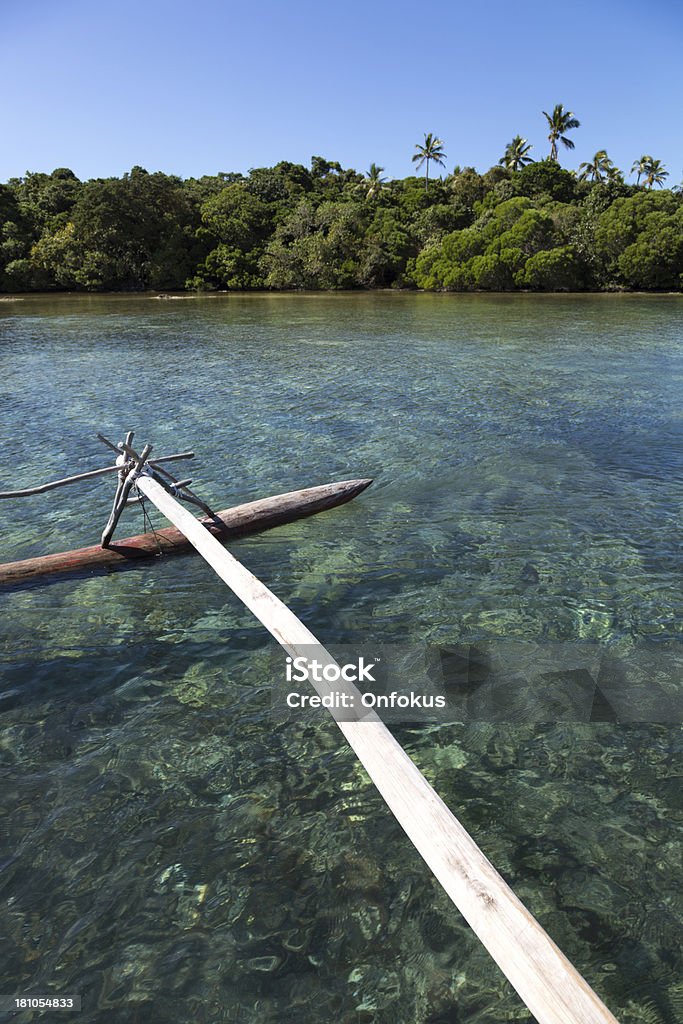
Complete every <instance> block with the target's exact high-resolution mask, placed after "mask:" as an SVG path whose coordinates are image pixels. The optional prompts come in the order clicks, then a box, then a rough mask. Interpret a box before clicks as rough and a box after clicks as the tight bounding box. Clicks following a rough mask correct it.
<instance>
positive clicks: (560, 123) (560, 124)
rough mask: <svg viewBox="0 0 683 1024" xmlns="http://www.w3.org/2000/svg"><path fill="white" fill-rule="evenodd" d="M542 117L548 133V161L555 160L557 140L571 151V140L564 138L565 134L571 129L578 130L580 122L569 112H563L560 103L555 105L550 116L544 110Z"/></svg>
mask: <svg viewBox="0 0 683 1024" xmlns="http://www.w3.org/2000/svg"><path fill="white" fill-rule="evenodd" d="M543 115H544V117H545V119H546V121H547V122H548V127H549V128H550V133H549V135H548V139H549V140H550V159H551V160H557V143H558V140H559V141H560V142H561V143H562V145H563V146H566V147H567V149H573V148H574V143H573V142H572V140H571V139H568V138H567V137H566V134H565V133H566V132H570V131H571V130H572V128H580V127H581V122H580V121H577V119H576V118H575V117H574V115H573V114H572V112H571V110H565V109H564V106H563V104H562V103H556V104H555V109H554V110H553V112H552V114H548V113H547V112H546V111H545V110H544V111H543Z"/></svg>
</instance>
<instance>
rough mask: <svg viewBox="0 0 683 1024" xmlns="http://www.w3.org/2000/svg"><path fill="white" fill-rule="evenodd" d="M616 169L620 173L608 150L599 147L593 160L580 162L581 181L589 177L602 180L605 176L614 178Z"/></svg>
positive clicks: (593, 179) (592, 179)
mask: <svg viewBox="0 0 683 1024" xmlns="http://www.w3.org/2000/svg"><path fill="white" fill-rule="evenodd" d="M615 171H616V172H617V173H618V170H617V168H616V167H615V166H614V164H613V163H612V161H611V160H610V158H609V157H608V156H607V150H606V149H599V150H598V151H597V153H596V154H595V156H594V157H593V159H592V160H591V161H589V162H587V163H586V162H584V163H582V164H579V181H586V180H587V179H588V178H590V180H591V181H602V179H603V177H607V178H609V179H610V180H614V173H615Z"/></svg>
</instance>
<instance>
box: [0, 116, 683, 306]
mask: <svg viewBox="0 0 683 1024" xmlns="http://www.w3.org/2000/svg"><path fill="white" fill-rule="evenodd" d="M544 116H545V117H546V119H547V122H548V128H549V135H548V139H549V141H550V143H551V150H550V154H549V156H548V157H546V158H545V159H542V160H539V161H537V162H534V161H533V160H532V159H531V157H530V155H529V151H530V149H531V147H530V146H529V143H528V142H527V140H526V139H524V138H522V137H521V136H519V135H518V136H515V138H514V139H513V140H512V141H511V142H510V143H509V144H508V146H507V147H506V149H505V152H504V154H503V156H502V157H501V160H500V161H499V163H498V164H496V165H495V166H494V167H491V168H490V169H489V170H487V171H486V172H484V173H478V172H477V171H476V170H475V169H474V168H473V167H459V166H458V167H455V169H454V170H453V172H452V173H448V174H445V175H442V176H441V177H440V178H438V179H437V178H434V177H432V179H431V180H430V175H429V172H430V164H431V165H432V167H435V166H436V167H442V168H444V167H445V161H446V154H445V151H444V142H443V141H442V140H441V139H439V138H438V137H437V136H435V135H433V134H429V133H428V134H426V135H425V137H424V141H423V142H422V143H420V144H419V145H417V146H416V147H415V154H414V156H413V160H414V162H415V163H416V165H417V168H416V169H417V170H420V169H421V168H422V167H424V168H425V174H424V179H423V178H422V177H413V176H411V177H407V178H403V179H397V180H391V181H389V180H387V179H386V178H385V177H384V176H383V168H382V167H380V166H379V165H377V164H374V163H373V164H372V165H371V167H370V169H369V171H368V172H367V174H359V173H358V172H357V171H355V170H352V169H348V168H343V167H342V166H341V165H340V164H338V163H335V162H332V161H329V160H326V159H323V158H322V157H318V156H315V157H313V158H312V160H311V164H310V167H306V166H304V165H302V164H294V163H290V162H287V161H281V162H280V163H278V164H276V165H275V166H274V167H260V168H253V169H252V170H251V171H250V172H249V173H248V174H246V175H243V174H239V173H220V174H217V175H206V176H203V177H201V178H188V179H185V180H183V179H181V178H179V177H177V176H174V175H168V174H163V173H161V172H155V173H148V172H147V171H146V170H144V169H143V168H142V167H134V168H133V169H132V170H131V171H130V172H129V173H126V174H124V175H123V176H122V177H120V178H98V179H93V180H90V181H79V179H78V178H77V177H76V175H75V174H74V173H73V172H72V171H70V170H68V169H67V168H59V169H57V170H55V171H53V172H52V173H51V174H43V173H27V174H26V175H25V176H24V177H22V178H12V179H10V180H9V181H8V182H7V183H6V184H4V185H0V289H1V290H2V291H4V292H30V291H49V290H75V291H125V290H130V291H134V290H147V289H152V290H163V291H170V290H183V289H196V290H210V291H211V290H214V291H215V290H232V289H240V290H245V289H246V290H251V289H278V290H282V289H345V288H422V289H432V290H451V291H468V290H494V291H508V290H515V289H531V290H542V291H558V290H560V291H564V290H567V291H576V290H617V289H638V290H673V291H678V290H681V289H682V288H683V195H681V187H680V186H677V187H675V188H673V189H666V188H663V187H662V186H663V184H664V181H665V179H666V176H667V172H666V169H665V168H664V166H663V165H662V163H661V161H659V160H654V159H653V158H652V157H651V156H647V155H645V156H642V157H640V158H639V159H637V160H636V161H635V162H634V165H633V168H632V173H633V174H634V175H636V176H637V178H636V181H635V182H634V183H630V184H629V183H627V182H626V180H625V176H624V175H623V174H622V172H620V171H619V170H618V169H617V168H615V167H614V165H613V164H612V162H611V161H610V160H609V158H608V156H607V153H606V152H605V151H604V150H600V151H599V152H598V153H596V154H595V156H594V157H593V159H592V160H590V161H585V162H584V163H582V164H581V165H580V166H579V169H578V171H576V172H572V171H568V170H566V169H564V168H563V167H561V166H560V164H559V159H558V152H559V147H560V146H563V147H565V148H567V149H572V148H573V141H572V140H571V138H569V135H568V133H569V132H571V131H573V130H574V129H575V128H578V127H579V122H578V120H577V119H576V118H575V117H574V115H573V113H571V112H570V111H566V110H565V109H564V107H563V106H562V105H561V104H558V105H557V106H556V107H555V108H554V110H553V111H552V112H551V113H546V112H544ZM655 186H660V190H659V191H656V190H655Z"/></svg>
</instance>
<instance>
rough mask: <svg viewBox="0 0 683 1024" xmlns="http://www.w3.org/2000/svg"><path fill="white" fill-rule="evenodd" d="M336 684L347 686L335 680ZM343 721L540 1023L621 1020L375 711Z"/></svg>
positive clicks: (144, 487)
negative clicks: (355, 719)
mask: <svg viewBox="0 0 683 1024" xmlns="http://www.w3.org/2000/svg"><path fill="white" fill-rule="evenodd" d="M135 485H136V487H137V489H138V490H139V491H141V492H142V493H143V494H144V495H145V496H146V497H147V498H149V500H150V501H151V502H152V503H153V504H154V505H156V507H157V508H158V509H159V511H160V512H162V513H163V514H164V515H165V516H166V518H167V519H169V520H170V522H172V523H173V524H174V526H176V527H177V529H179V530H180V531H181V532H182V533H183V534H184V535H185V536H186V537H187V539H188V540H189V541H190V543H191V544H192V545H193V546H194V547H195V548H196V549H197V551H198V552H199V554H200V555H202V556H203V558H205V559H206V561H207V562H208V563H209V565H210V566H211V568H212V569H213V570H214V572H216V573H217V574H218V576H220V578H221V579H222V580H223V581H224V582H225V583H226V584H227V585H228V586H229V587H230V589H231V590H232V591H233V593H234V594H236V595H237V597H238V598H239V599H240V600H241V601H242V602H243V603H244V604H245V605H246V606H247V608H248V609H249V610H250V611H251V612H252V613H253V614H254V615H255V616H256V618H257V619H258V620H259V621H260V622H261V623H262V624H263V625H264V626H265V627H266V629H267V630H268V631H269V632H270V633H271V634H272V636H274V637H275V639H276V640H277V641H278V643H279V644H281V645H282V647H284V649H285V650H286V651H287V652H288V653H289V654H290V655H292V656H293V657H304V658H305V659H306V661H307V662H308V660H309V658H310V654H311V648H315V650H316V660H318V661H319V662H320V661H322V662H323V663H326V664H330V665H334V664H336V663H335V661H334V659H333V658H332V656H331V655H330V654H329V653H328V652H327V651H326V650H325V649H324V647H322V645H321V644H320V643H319V642H318V640H317V639H316V638H315V636H314V635H313V634H312V633H311V631H310V630H309V629H307V627H306V626H304V624H303V623H302V622H300V620H299V619H298V618H297V617H296V615H294V613H293V612H292V611H290V609H289V608H287V606H286V605H285V604H283V603H282V601H280V599H279V598H277V597H276V596H275V594H273V593H272V592H271V591H270V590H269V589H268V588H267V587H266V586H265V585H264V584H263V583H262V582H261V581H260V580H259V579H257V578H256V576H254V575H253V574H252V573H251V572H250V571H249V570H248V569H247V568H246V567H245V566H243V565H242V563H241V562H239V561H238V560H237V559H236V558H235V557H234V556H233V555H231V554H230V553H229V552H228V551H227V550H226V549H225V548H224V547H222V546H221V544H219V542H218V541H217V540H216V539H215V538H214V537H213V536H212V535H211V533H210V532H209V531H208V530H207V529H206V528H205V527H204V526H203V525H202V524H201V523H200V522H198V520H197V519H196V518H195V517H194V516H193V515H192V513H191V512H190V511H189V510H187V509H185V508H183V507H182V505H180V504H179V503H178V502H177V501H176V500H175V498H174V497H173V496H172V495H171V494H169V493H168V491H167V490H166V489H165V487H163V486H162V485H161V483H159V481H158V480H156V479H154V478H153V477H152V476H151V475H149V474H148V473H147V472H146V471H145V470H144V469H143V470H142V472H140V474H139V476H137V479H136V481H135ZM309 679H310V682H311V684H312V685H313V686H314V688H315V689H316V690H317V691H318V693H319V694H320V696H325V695H326V694H328V693H329V692H330V690H331V688H330V686H329V685H328V684H327V683H324V682H316V681H315V680H314V679H313V678H312V677H310V676H309ZM335 689H336V690H337V691H338V690H339V689H340V687H339V685H338V684H335ZM344 689H345V690H346V691H347V692H349V693H350V694H351V695H352V696H355V705H356V707H358V706H360V696H361V695H360V692H359V691H358V690H356V688H355V687H354V686H353V685H352V684H350V683H345V684H344ZM335 720H336V718H335ZM336 721H337V720H336ZM337 725H338V726H339V728H340V729H341V731H342V733H343V734H344V736H345V737H346V739H347V741H348V743H349V744H350V745H351V747H352V748H353V750H354V751H355V753H356V756H357V757H358V759H359V761H360V762H361V764H362V765H363V767H364V768H365V770H366V771H367V773H368V775H369V776H370V778H371V779H372V781H373V782H374V784H375V786H376V787H377V789H378V790H379V792H380V793H381V795H382V797H383V798H384V800H385V801H386V803H387V805H388V806H389V808H390V810H391V811H392V813H393V814H394V816H395V817H396V819H397V821H398V822H399V824H400V825H401V827H402V828H403V830H404V831H405V833H406V834H407V836H408V838H409V839H410V841H411V842H412V843H413V845H414V846H415V848H416V850H417V851H418V853H419V854H420V856H421V857H422V858H423V859H424V861H425V862H426V864H427V865H428V867H429V868H430V869H431V870H432V872H433V873H434V875H435V876H436V878H437V879H438V880H439V882H440V883H441V885H442V886H443V888H444V889H445V890H446V892H447V893H448V895H449V897H450V898H451V900H452V901H453V903H454V904H455V906H456V907H457V908H458V910H459V911H460V913H461V914H462V915H463V917H464V918H465V920H466V921H467V922H468V924H469V925H470V927H471V928H472V929H473V931H474V932H475V934H476V935H477V936H478V937H479V939H480V940H481V942H482V943H483V944H484V946H485V947H486V949H487V950H488V952H489V953H490V954H491V956H492V957H493V959H494V960H495V961H496V963H497V964H498V966H499V967H500V969H501V970H502V971H503V973H504V974H505V976H506V977H507V978H508V980H509V981H510V982H511V984H512V985H513V987H514V988H515V989H516V990H517V992H518V994H519V995H520V996H521V998H522V1000H523V1001H524V1003H525V1004H526V1005H527V1007H528V1008H529V1010H530V1011H531V1013H533V1015H534V1016H535V1018H536V1020H537V1021H538V1024H617V1020H616V1018H615V1017H614V1016H613V1014H612V1013H611V1012H610V1011H609V1010H608V1009H607V1007H606V1006H605V1004H604V1003H603V1002H602V1001H601V1000H600V998H599V997H598V996H597V995H596V993H595V992H594V991H593V990H592V989H591V987H590V986H589V985H588V983H587V982H586V980H585V979H584V978H583V977H582V976H581V975H580V974H579V972H578V971H577V970H576V968H575V967H574V966H573V965H572V964H571V963H570V961H569V960H568V959H567V957H566V956H565V955H564V953H562V952H561V950H560V949H558V947H557V946H556V945H555V943H554V942H553V940H552V939H551V938H550V936H549V935H548V934H547V932H546V931H544V929H543V928H542V927H541V925H540V924H539V923H538V921H536V919H535V918H534V917H533V916H532V914H530V912H529V911H528V910H527V909H526V907H525V906H524V905H523V904H522V903H521V901H520V900H519V899H518V898H517V896H516V895H515V894H514V892H513V891H512V889H511V888H510V887H509V886H508V885H507V883H506V882H505V881H504V880H503V878H502V877H501V876H500V875H499V874H498V872H497V871H496V869H495V868H494V867H493V865H492V864H491V862H490V861H489V860H488V859H487V858H486V856H485V855H484V854H483V852H482V851H481V850H480V849H479V847H478V846H477V844H476V843H475V841H474V840H473V839H472V837H471V836H470V835H469V833H468V832H467V831H466V829H465V828H464V827H463V826H462V825H461V824H460V822H459V821H458V819H457V818H456V817H455V815H454V814H453V813H452V812H451V811H450V810H449V808H448V807H447V806H446V804H445V803H444V802H443V800H442V799H441V798H440V797H439V796H438V794H437V793H436V792H435V791H434V789H432V787H431V786H430V784H429V783H428V782H427V780H426V779H425V777H424V776H423V775H422V773H421V772H420V770H419V769H418V768H417V766H416V765H415V764H414V763H413V761H412V760H411V759H410V757H409V756H408V754H406V752H405V750H403V748H402V747H401V745H400V744H399V743H398V742H397V740H395V739H394V737H393V736H392V734H391V733H390V732H389V730H388V729H387V727H386V726H385V725H384V723H383V722H382V721H381V719H380V718H379V717H378V716H377V715H376V714H375V713H374V712H368V713H366V714H364V716H363V718H362V720H359V721H350V722H349V721H337Z"/></svg>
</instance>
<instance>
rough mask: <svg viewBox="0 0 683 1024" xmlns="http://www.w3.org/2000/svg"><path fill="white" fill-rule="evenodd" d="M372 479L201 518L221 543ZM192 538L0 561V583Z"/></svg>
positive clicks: (130, 557)
mask: <svg viewBox="0 0 683 1024" xmlns="http://www.w3.org/2000/svg"><path fill="white" fill-rule="evenodd" d="M371 483H372V480H341V481H338V482H337V483H333V484H322V485H321V486H319V487H306V488H304V489H303V490H300V491H288V492H287V493H286V494H276V495H274V496H273V497H271V498H260V499H259V500H258V501H250V502H247V503H246V504H244V505H236V506H235V507H234V508H229V509H226V510H225V511H223V512H218V513H217V515H216V520H211V519H206V518H205V519H202V520H201V522H202V523H204V525H205V526H206V528H207V529H208V530H209V531H210V532H211V533H212V534H213V535H214V536H215V537H218V538H219V540H221V541H222V542H226V541H229V540H231V539H233V538H235V537H244V536H246V535H247V534H250V533H259V532H260V531H261V530H269V529H271V528H272V527H273V526H280V525H281V524H282V523H291V522H294V521H295V520H296V519H303V518H304V517H305V516H312V515H314V514H315V513H316V512H324V511H325V509H328V508H335V507H336V506H337V505H343V504H344V503H345V502H347V501H351V499H352V498H355V497H356V495H358V494H360V493H361V491H364V490H365V488H366V487H369V486H370V484H371ZM191 548H192V546H191V544H190V542H189V541H188V540H187V539H186V537H184V536H183V534H182V533H181V532H180V530H176V529H175V527H173V526H171V527H165V528H164V529H161V530H156V531H155V532H152V533H141V534H138V535H137V536H136V537H126V538H125V540H120V541H115V542H113V543H112V544H111V546H110V547H108V548H102V547H100V545H99V544H95V545H93V546H92V547H87V548H78V549H76V550H74V551H61V552H59V553H58V554H55V555H41V556H39V557H37V558H26V559H24V560H23V561H20V562H6V563H5V564H4V565H1V564H0V585H5V586H6V585H9V584H16V583H25V582H27V581H30V580H31V579H33V578H35V577H38V576H47V575H54V574H56V573H60V574H61V573H69V572H83V571H84V570H88V569H119V568H122V567H123V566H126V565H130V563H131V562H132V561H135V560H137V559H140V558H150V557H154V555H158V554H159V553H163V554H174V553H175V552H177V551H188V550H191Z"/></svg>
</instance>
